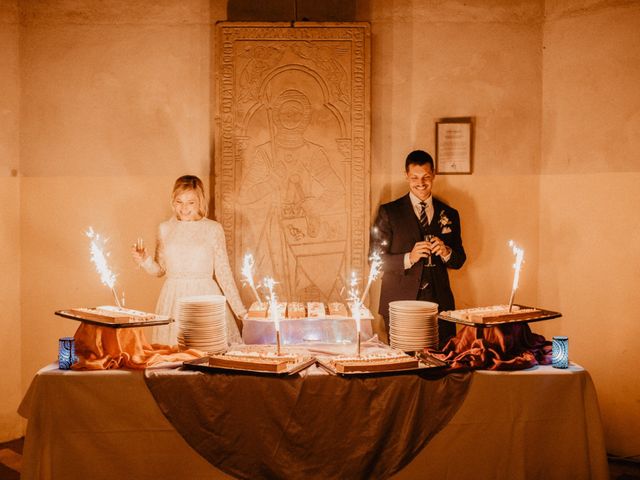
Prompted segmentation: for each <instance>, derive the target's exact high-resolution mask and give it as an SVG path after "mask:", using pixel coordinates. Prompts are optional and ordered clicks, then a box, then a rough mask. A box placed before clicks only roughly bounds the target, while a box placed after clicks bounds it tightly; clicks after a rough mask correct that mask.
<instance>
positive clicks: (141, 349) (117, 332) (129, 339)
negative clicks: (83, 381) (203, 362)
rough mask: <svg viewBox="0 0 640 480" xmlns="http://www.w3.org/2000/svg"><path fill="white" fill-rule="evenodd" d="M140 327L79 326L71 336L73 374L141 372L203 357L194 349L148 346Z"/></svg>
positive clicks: (201, 353)
mask: <svg viewBox="0 0 640 480" xmlns="http://www.w3.org/2000/svg"><path fill="white" fill-rule="evenodd" d="M143 330H144V327H140V328H112V327H101V326H97V325H92V324H88V323H85V322H82V323H80V326H79V327H78V330H76V333H75V335H74V338H75V348H76V355H77V357H78V361H77V362H76V363H74V364H73V366H72V367H71V368H72V369H73V370H109V369H113V368H133V369H144V368H147V367H150V366H152V365H155V364H158V363H161V362H182V361H185V360H192V359H194V358H199V357H202V356H203V355H204V353H203V352H201V351H199V350H195V349H191V350H185V351H179V350H178V347H177V346H173V347H172V346H169V345H158V344H153V345H151V344H149V343H148V342H147V339H146V338H145V335H144V331H143Z"/></svg>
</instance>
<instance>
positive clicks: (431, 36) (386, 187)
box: [358, 0, 542, 309]
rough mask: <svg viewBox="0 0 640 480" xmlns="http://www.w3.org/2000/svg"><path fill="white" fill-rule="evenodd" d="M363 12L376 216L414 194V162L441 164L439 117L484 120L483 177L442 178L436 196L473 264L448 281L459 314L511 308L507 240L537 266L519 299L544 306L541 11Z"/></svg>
mask: <svg viewBox="0 0 640 480" xmlns="http://www.w3.org/2000/svg"><path fill="white" fill-rule="evenodd" d="M359 8H360V11H359V12H358V18H359V19H367V20H369V21H370V22H371V32H372V33H371V35H372V52H373V53H372V55H373V58H372V77H371V78H372V108H371V110H372V122H371V124H372V148H371V151H372V167H371V171H372V182H371V183H372V188H371V190H372V191H371V195H372V200H371V204H372V208H373V211H372V216H375V213H376V210H377V207H378V205H379V204H381V203H384V202H388V201H391V200H393V199H395V198H397V197H399V196H401V195H403V194H405V193H406V192H407V186H406V180H405V179H404V159H405V157H406V155H407V153H409V152H410V151H411V150H414V149H418V148H419V149H424V150H427V151H429V152H431V153H433V154H435V122H436V121H437V120H438V119H439V118H442V117H466V116H472V117H474V122H475V145H474V158H473V174H472V175H439V176H437V177H436V182H435V186H434V192H435V195H436V196H439V197H440V198H441V199H443V200H444V201H445V202H447V203H449V204H450V205H452V206H453V207H454V208H456V209H458V211H459V213H460V215H461V219H462V235H463V243H464V246H465V250H466V252H467V256H468V259H467V263H466V264H465V265H464V266H463V268H462V269H461V270H459V271H450V276H451V279H452V286H453V290H454V294H455V296H456V304H457V306H458V308H463V307H468V306H477V305H482V304H494V303H507V302H508V301H509V295H510V291H511V283H512V272H513V270H512V264H513V255H512V253H511V250H510V249H509V247H508V241H509V240H514V241H515V242H517V243H518V244H519V245H520V246H522V247H523V248H524V249H525V251H526V256H527V265H526V266H525V268H524V270H523V272H522V281H521V289H520V290H519V292H518V297H517V300H518V301H520V302H522V303H526V302H530V303H536V302H537V285H538V281H537V269H536V268H535V266H536V265H537V260H538V258H537V257H538V239H537V231H538V215H537V208H538V180H539V178H538V175H537V171H538V169H539V158H540V144H539V139H540V124H541V103H542V97H541V79H542V71H541V39H542V30H541V25H540V18H541V13H542V6H541V4H540V3H539V2H531V1H522V2H475V3H474V6H473V7H469V6H467V5H463V4H462V3H459V2H454V1H451V2H417V1H407V0H405V1H399V0H396V1H392V2H382V1H371V2H368V3H367V4H362V3H359ZM375 287H378V288H379V286H378V285H375ZM377 294H378V290H377V289H375V290H374V292H373V294H372V296H371V298H372V299H373V303H374V308H375V309H377V298H378V296H377Z"/></svg>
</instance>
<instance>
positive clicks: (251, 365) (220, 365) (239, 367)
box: [182, 352, 316, 376]
mask: <svg viewBox="0 0 640 480" xmlns="http://www.w3.org/2000/svg"><path fill="white" fill-rule="evenodd" d="M314 363H316V359H315V358H314V357H312V356H308V355H290V354H284V355H280V356H278V355H277V354H275V353H274V354H273V355H269V356H266V355H260V354H258V355H254V356H252V355H239V354H238V355H229V352H227V353H226V354H225V353H222V354H215V355H208V356H206V357H202V358H197V359H195V360H187V361H185V362H183V364H182V365H183V367H184V368H186V369H188V370H198V371H201V372H208V373H219V372H220V371H228V372H234V373H250V374H260V375H269V376H287V375H295V374H296V373H299V372H301V371H302V370H304V369H305V368H308V367H310V366H311V365H313V364H314Z"/></svg>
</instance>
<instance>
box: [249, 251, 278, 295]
mask: <svg viewBox="0 0 640 480" xmlns="http://www.w3.org/2000/svg"><path fill="white" fill-rule="evenodd" d="M254 265H255V262H254V260H253V255H251V254H250V253H247V254H245V256H244V259H243V261H242V277H243V279H244V281H245V282H246V283H247V285H249V287H251V291H252V292H253V295H254V296H255V297H256V300H257V302H258V304H259V305H260V307H262V300H261V299H260V295H258V291H257V290H256V284H255V282H254V280H253V266H254ZM271 280H272V281H273V279H271Z"/></svg>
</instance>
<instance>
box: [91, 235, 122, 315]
mask: <svg viewBox="0 0 640 480" xmlns="http://www.w3.org/2000/svg"><path fill="white" fill-rule="evenodd" d="M85 234H86V235H87V237H89V239H90V240H91V247H90V252H91V261H92V262H93V264H94V265H95V267H96V271H97V272H98V273H99V274H100V281H101V282H102V284H103V285H106V286H107V287H109V288H110V289H111V293H112V294H113V298H114V299H115V301H116V305H117V306H118V307H119V308H122V304H121V303H120V300H119V299H118V295H117V294H116V289H115V285H116V275H115V274H114V273H113V272H112V271H111V269H110V268H109V263H108V262H107V257H108V256H109V253H105V252H104V247H105V246H106V243H107V240H108V239H106V238H103V237H101V236H100V234H99V233H96V232H95V231H94V230H93V227H89V230H87V231H86V232H85Z"/></svg>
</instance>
